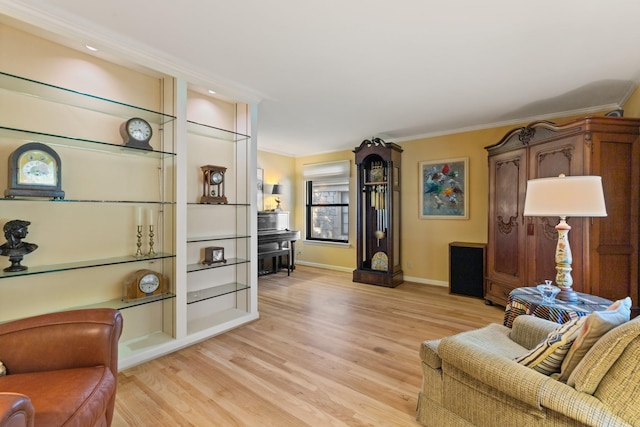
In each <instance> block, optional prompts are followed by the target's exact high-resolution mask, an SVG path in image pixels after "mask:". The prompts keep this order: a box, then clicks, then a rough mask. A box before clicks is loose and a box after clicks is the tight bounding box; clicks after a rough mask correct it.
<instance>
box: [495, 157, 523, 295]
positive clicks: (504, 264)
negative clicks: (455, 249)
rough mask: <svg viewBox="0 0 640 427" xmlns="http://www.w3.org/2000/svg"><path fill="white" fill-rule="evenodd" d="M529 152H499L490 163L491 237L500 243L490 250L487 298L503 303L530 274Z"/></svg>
mask: <svg viewBox="0 0 640 427" xmlns="http://www.w3.org/2000/svg"><path fill="white" fill-rule="evenodd" d="M525 153H526V150H524V149H522V150H514V151H512V152H509V153H505V154H499V155H496V156H494V157H492V158H491V159H490V162H489V174H490V181H491V183H492V187H490V189H489V199H490V206H491V208H490V209H489V218H490V220H489V233H490V235H491V236H490V238H489V239H490V240H492V241H494V242H496V244H495V245H493V246H492V249H491V251H489V252H488V253H487V276H488V277H489V278H491V279H492V280H491V281H490V283H491V286H489V287H487V289H486V291H487V297H486V298H487V299H488V300H490V301H493V302H496V303H500V304H502V303H504V301H506V299H505V297H504V293H505V290H508V289H513V288H515V287H519V286H523V284H524V278H525V276H526V263H525V262H526V257H525V248H524V236H525V223H524V218H523V217H522V206H523V203H524V197H523V194H524V187H525V185H526V178H527V174H526V167H527V165H526V157H525ZM487 283H489V282H487ZM507 293H508V292H507Z"/></svg>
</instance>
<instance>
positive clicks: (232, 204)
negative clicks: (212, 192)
mask: <svg viewBox="0 0 640 427" xmlns="http://www.w3.org/2000/svg"><path fill="white" fill-rule="evenodd" d="M187 205H190V206H245V207H249V206H251V205H250V204H248V203H199V202H187Z"/></svg>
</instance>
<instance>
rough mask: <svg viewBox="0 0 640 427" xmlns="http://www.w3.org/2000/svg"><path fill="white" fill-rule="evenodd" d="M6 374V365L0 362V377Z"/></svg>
mask: <svg viewBox="0 0 640 427" xmlns="http://www.w3.org/2000/svg"><path fill="white" fill-rule="evenodd" d="M5 375H7V367H6V366H4V364H3V363H2V362H0V377H2V376H5Z"/></svg>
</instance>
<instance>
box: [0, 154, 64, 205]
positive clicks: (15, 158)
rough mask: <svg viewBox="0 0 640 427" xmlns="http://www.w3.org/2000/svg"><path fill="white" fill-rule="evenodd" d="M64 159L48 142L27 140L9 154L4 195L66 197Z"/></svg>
mask: <svg viewBox="0 0 640 427" xmlns="http://www.w3.org/2000/svg"><path fill="white" fill-rule="evenodd" d="M61 181H62V163H61V161H60V156H58V153H56V152H55V150H54V149H53V148H51V147H49V146H48V145H45V144H42V143H40V142H28V143H26V144H24V145H21V146H20V147H18V148H17V149H16V150H15V151H14V152H13V153H11V155H10V156H9V181H8V182H9V188H8V189H7V190H5V192H4V195H5V197H10V198H13V197H15V196H30V197H53V198H54V199H63V198H64V191H62V188H61V186H62V183H61Z"/></svg>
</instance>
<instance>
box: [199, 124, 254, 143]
mask: <svg viewBox="0 0 640 427" xmlns="http://www.w3.org/2000/svg"><path fill="white" fill-rule="evenodd" d="M187 132H188V133H191V134H194V135H200V136H206V137H208V138H215V139H221V140H223V141H230V142H239V141H244V140H246V139H249V138H251V137H250V136H249V135H245V134H242V133H237V132H233V131H230V130H225V129H220V128H217V127H215V126H209V125H205V124H202V123H198V122H193V121H191V120H187Z"/></svg>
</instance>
